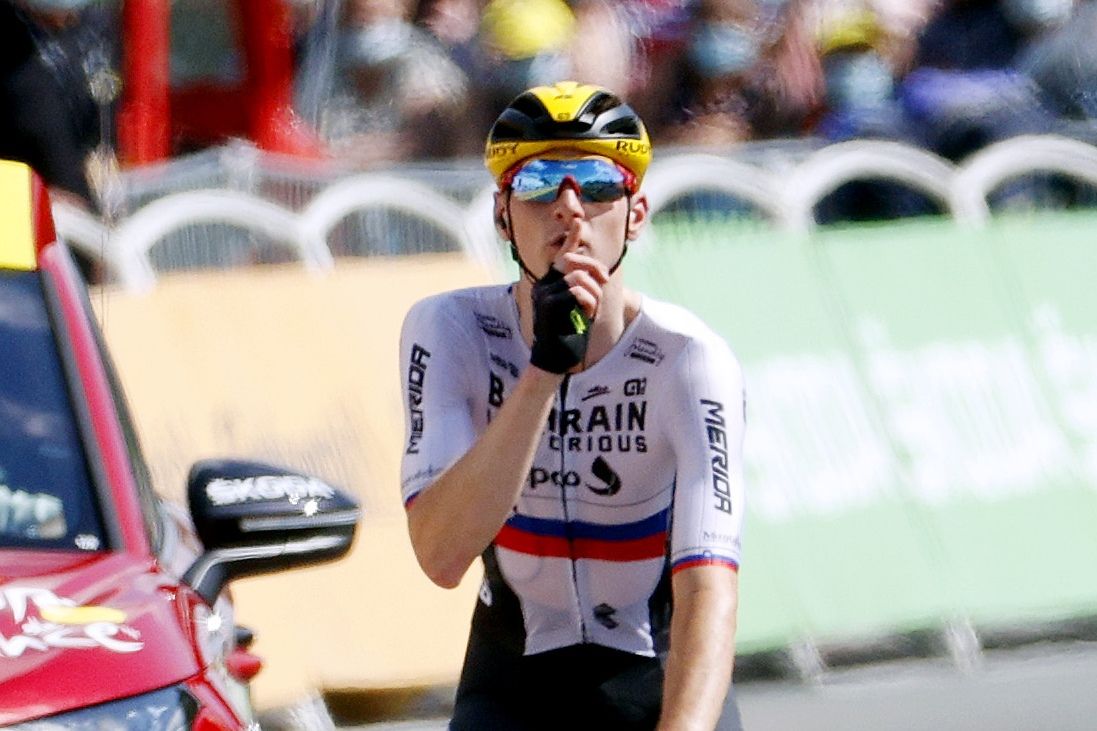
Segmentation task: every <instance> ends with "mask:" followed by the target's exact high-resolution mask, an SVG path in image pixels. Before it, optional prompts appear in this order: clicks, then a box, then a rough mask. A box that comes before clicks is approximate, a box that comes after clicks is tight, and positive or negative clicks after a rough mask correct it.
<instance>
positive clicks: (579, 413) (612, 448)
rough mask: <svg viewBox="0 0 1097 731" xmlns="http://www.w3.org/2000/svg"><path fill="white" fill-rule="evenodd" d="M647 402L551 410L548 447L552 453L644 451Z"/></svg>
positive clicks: (645, 444) (646, 446)
mask: <svg viewBox="0 0 1097 731" xmlns="http://www.w3.org/2000/svg"><path fill="white" fill-rule="evenodd" d="M647 409H648V402H647V401H643V400H640V401H622V402H618V403H614V404H595V405H593V406H590V407H589V408H586V407H585V408H581V409H564V410H563V411H559V410H557V409H553V410H552V411H550V412H549V418H548V430H547V433H548V439H549V449H551V450H552V451H554V452H630V451H636V452H646V451H647V450H648V445H647V438H646V437H645V436H644V434H643V433H642V432H643V431H644V429H645V427H646V423H647Z"/></svg>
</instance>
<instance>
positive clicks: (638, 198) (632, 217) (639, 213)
mask: <svg viewBox="0 0 1097 731" xmlns="http://www.w3.org/2000/svg"><path fill="white" fill-rule="evenodd" d="M631 204H632V205H631V207H630V208H629V211H628V237H629V240H635V239H636V238H637V237H638V236H639V235H640V232H641V231H643V230H644V227H645V226H647V223H648V218H649V213H650V212H651V205H650V204H649V203H648V196H647V194H646V193H637V194H636V195H634V196H632V201H631Z"/></svg>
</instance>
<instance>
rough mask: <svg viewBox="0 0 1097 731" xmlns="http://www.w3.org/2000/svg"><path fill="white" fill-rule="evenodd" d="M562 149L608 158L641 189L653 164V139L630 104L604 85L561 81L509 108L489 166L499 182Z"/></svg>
mask: <svg viewBox="0 0 1097 731" xmlns="http://www.w3.org/2000/svg"><path fill="white" fill-rule="evenodd" d="M562 148H568V149H572V150H579V151H582V152H589V153H591V154H593V155H603V156H605V157H608V158H610V159H611V160H613V161H614V162H616V163H618V164H620V165H621V166H622V167H624V168H626V169H627V170H629V171H631V172H632V174H633V175H635V176H636V184H637V185H639V184H640V182H641V181H642V180H643V178H644V173H645V172H646V171H647V169H648V163H650V162H651V140H650V139H648V133H647V130H646V129H644V123H643V122H642V121H640V117H639V116H637V114H636V112H634V111H633V110H632V108H631V107H630V106H628V105H627V104H625V103H624V102H622V101H621V100H620V99H619V98H618V97H617V96H615V95H614V94H612V93H610V92H609V91H607V90H606V89H603V88H602V87H600V86H591V85H588V84H579V83H577V82H574V81H561V82H559V83H557V84H555V85H553V86H536V87H534V88H532V89H529V90H528V91H525V92H523V93H522V94H520V95H518V96H517V97H516V98H515V99H514V101H512V102H511V103H510V104H508V105H507V108H506V109H504V110H503V113H502V114H500V115H499V118H498V119H497V120H495V124H494V125H492V128H491V131H490V132H489V133H488V141H487V145H486V146H485V149H484V164H485V165H487V168H488V170H489V171H490V172H491V175H492V177H494V178H495V181H496V182H497V183H498V182H499V180H500V179H501V178H502V177H503V174H504V173H506V172H507V171H508V170H510V169H511V168H512V167H514V165H516V164H517V163H519V162H521V161H522V160H525V159H526V158H529V157H533V156H535V155H540V154H542V153H545V152H548V151H550V150H556V149H562Z"/></svg>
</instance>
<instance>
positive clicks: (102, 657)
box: [0, 550, 200, 726]
mask: <svg viewBox="0 0 1097 731" xmlns="http://www.w3.org/2000/svg"><path fill="white" fill-rule="evenodd" d="M178 594H179V592H178V585H177V583H176V582H174V581H172V580H170V579H169V578H168V577H166V576H165V575H164V574H162V573H160V572H159V571H158V570H157V569H156V564H155V562H154V561H152V559H149V558H144V559H141V558H137V557H134V556H130V555H126V554H120V553H94V554H88V553H74V552H53V551H51V552H45V551H26V550H0V726H4V725H7V724H11V723H16V722H18V721H22V720H26V719H30V718H37V717H40V716H46V715H51V714H54V713H60V712H63V711H67V710H70V709H73V708H78V707H81V706H88V705H93V704H95V703H102V702H105V701H109V700H115V699H117V698H123V697H126V696H130V695H135V694H138V693H142V692H145V691H149V690H154V689H156V688H161V687H164V686H166V685H170V684H172V683H176V682H179V681H181V680H184V679H186V678H189V677H191V676H193V675H194V674H195V673H197V672H198V671H199V669H200V663H199V661H198V657H197V655H196V653H195V650H194V646H193V643H192V640H191V637H192V633H193V630H192V629H191V625H192V622H191V620H190V618H189V617H188V616H187V609H186V605H185V603H184V602H183V601H182V600H181V599H180V598H179V597H178Z"/></svg>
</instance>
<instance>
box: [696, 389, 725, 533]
mask: <svg viewBox="0 0 1097 731" xmlns="http://www.w3.org/2000/svg"><path fill="white" fill-rule="evenodd" d="M701 406H702V407H703V409H704V411H705V434H706V435H707V436H708V448H709V452H710V453H711V455H712V458H711V460H710V462H711V464H712V496H713V498H714V499H715V500H716V509H717V510H719V511H720V512H723V513H727V514H728V515H731V484H730V483H729V482H728V436H727V432H726V431H725V430H724V427H725V426H726V424H727V422H726V421H725V420H724V405H723V404H722V403H720V402H719V401H711V400H709V399H701Z"/></svg>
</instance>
